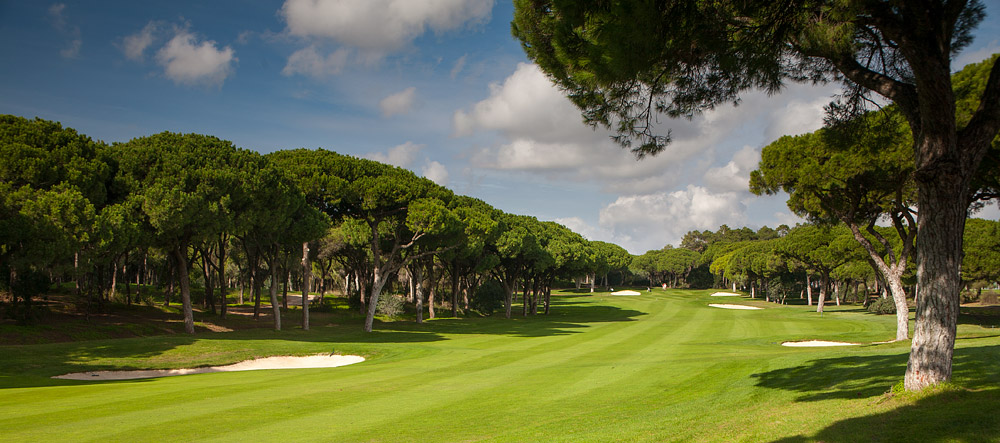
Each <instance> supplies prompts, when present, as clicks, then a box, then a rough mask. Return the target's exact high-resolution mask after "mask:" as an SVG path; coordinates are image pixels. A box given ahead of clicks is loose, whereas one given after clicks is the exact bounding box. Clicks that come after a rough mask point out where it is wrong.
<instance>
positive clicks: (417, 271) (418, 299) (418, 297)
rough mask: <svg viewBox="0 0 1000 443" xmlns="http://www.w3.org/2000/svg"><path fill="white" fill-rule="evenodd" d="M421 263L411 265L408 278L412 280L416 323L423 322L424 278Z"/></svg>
mask: <svg viewBox="0 0 1000 443" xmlns="http://www.w3.org/2000/svg"><path fill="white" fill-rule="evenodd" d="M421 268H422V265H421V264H419V263H418V264H415V265H414V266H413V274H412V275H411V277H410V279H411V281H413V300H414V301H415V303H416V305H417V323H423V322H424V281H423V280H424V279H423V270H422V269H421Z"/></svg>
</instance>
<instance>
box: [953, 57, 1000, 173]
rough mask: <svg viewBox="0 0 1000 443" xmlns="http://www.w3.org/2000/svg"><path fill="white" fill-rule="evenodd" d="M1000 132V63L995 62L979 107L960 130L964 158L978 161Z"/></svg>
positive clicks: (972, 161)
mask: <svg viewBox="0 0 1000 443" xmlns="http://www.w3.org/2000/svg"><path fill="white" fill-rule="evenodd" d="M998 132H1000V63H997V62H996V61H994V62H993V68H992V69H990V78H989V80H987V81H986V89H985V90H983V95H982V96H980V99H979V109H977V110H976V113H975V114H973V116H972V119H971V120H969V124H968V125H966V126H965V128H963V129H962V130H961V131H958V146H959V149H962V150H963V151H964V154H965V158H963V160H964V161H965V162H969V163H970V164H974V163H978V161H979V159H981V158H982V156H983V155H985V153H986V151H987V150H988V149H989V146H990V142H992V141H993V139H994V138H995V137H996V136H997V133H998Z"/></svg>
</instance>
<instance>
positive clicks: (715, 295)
mask: <svg viewBox="0 0 1000 443" xmlns="http://www.w3.org/2000/svg"><path fill="white" fill-rule="evenodd" d="M741 296H742V295H741V294H737V293H735V292H716V293H714V294H712V297H741Z"/></svg>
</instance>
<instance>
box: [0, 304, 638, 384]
mask: <svg viewBox="0 0 1000 443" xmlns="http://www.w3.org/2000/svg"><path fill="white" fill-rule="evenodd" d="M575 298H576V297H574V296H569V297H559V299H558V301H556V300H554V302H555V303H554V304H553V309H552V311H551V313H550V314H549V315H543V314H538V315H531V316H528V317H520V316H518V315H519V314H520V309H517V310H515V311H514V312H515V313H516V314H517V315H514V316H512V318H510V319H506V318H503V314H502V313H498V314H495V315H494V316H492V317H489V318H443V319H440V320H434V321H429V322H425V323H424V324H416V323H414V322H412V321H398V322H378V321H377V322H376V323H375V327H374V332H371V333H365V332H363V331H362V324H363V323H362V322H363V319H347V320H345V319H339V320H337V321H338V323H337V324H327V325H323V323H322V322H315V323H314V326H313V329H312V330H311V331H303V330H301V329H298V328H297V325H295V324H294V323H293V324H290V325H288V324H286V325H287V326H288V327H287V329H286V330H284V331H273V330H268V329H265V328H259V329H252V330H244V331H235V332H224V333H208V332H201V331H200V330H199V333H198V334H196V335H193V336H190V335H186V334H185V335H182V334H176V335H162V336H154V337H141V338H127V339H110V340H95V341H80V342H62V343H52V344H43V345H25V346H8V347H4V348H5V349H3V352H4V353H5V354H6V355H5V356H4V358H3V359H0V389H9V388H24V387H38V386H57V385H68V384H73V385H79V384H81V383H108V382H107V381H99V382H87V381H70V380H54V379H51V378H49V377H50V376H53V375H59V374H65V373H69V372H85V371H99V370H130V369H149V367H148V366H144V365H142V364H139V365H138V366H129V365H122V364H114V365H112V364H101V363H97V362H98V361H100V360H102V359H145V358H150V357H155V356H158V355H161V354H164V353H166V352H168V351H170V350H172V349H175V348H179V347H183V346H187V345H191V344H193V343H195V342H196V341H200V340H209V341H210V340H225V341H242V340H247V341H255V342H259V341H273V340H282V341H291V342H308V343H329V344H330V345H331V350H332V349H334V348H336V349H337V350H338V352H340V351H341V350H342V347H341V346H338V344H339V345H347V346H346V348H348V349H351V350H354V349H357V350H358V351H359V352H362V353H364V352H365V349H367V347H366V346H365V345H366V344H372V345H377V344H398V343H430V342H437V341H442V340H447V339H448V335H455V334H488V335H497V336H516V337H544V336H558V335H568V334H574V333H579V332H582V329H584V328H587V327H588V325H589V324H591V323H603V322H622V321H634V320H635V317H638V316H641V315H645V313H643V312H640V311H635V310H628V309H621V308H617V307H613V306H605V305H600V304H594V303H590V302H588V301H587V300H584V299H583V298H582V297H581V299H580V300H575ZM518 308H519V306H518ZM255 346H260V345H259V344H255V345H248V347H247V349H252V348H254V347H255ZM90 362H94V363H90ZM145 380H149V379H145ZM143 381H144V380H132V381H128V383H141V382H143ZM121 382H122V381H115V383H121Z"/></svg>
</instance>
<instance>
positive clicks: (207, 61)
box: [156, 29, 238, 86]
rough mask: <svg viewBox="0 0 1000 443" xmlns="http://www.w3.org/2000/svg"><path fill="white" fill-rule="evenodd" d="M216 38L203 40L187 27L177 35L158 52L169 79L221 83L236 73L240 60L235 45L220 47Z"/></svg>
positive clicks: (217, 84)
mask: <svg viewBox="0 0 1000 443" xmlns="http://www.w3.org/2000/svg"><path fill="white" fill-rule="evenodd" d="M217 45H218V44H217V43H216V42H215V41H212V40H207V41H202V42H199V41H198V38H197V37H196V36H195V35H194V34H192V33H191V32H189V31H188V30H186V29H178V30H177V32H176V34H175V35H174V37H173V38H172V39H170V41H168V42H167V44H166V45H164V46H163V47H162V48H160V50H159V51H158V52H157V53H156V61H157V62H158V63H159V64H160V65H161V66H163V68H164V73H165V75H166V76H167V78H169V79H171V80H173V81H174V83H177V84H185V85H198V84H203V85H214V86H219V85H222V83H223V82H224V81H225V80H226V78H227V77H229V75H230V74H231V73H232V70H233V64H234V63H236V62H237V61H238V59H237V58H236V57H235V55H234V54H235V52H234V51H233V48H231V47H229V46H226V47H225V48H221V49H220V48H219V47H218V46H217Z"/></svg>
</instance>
